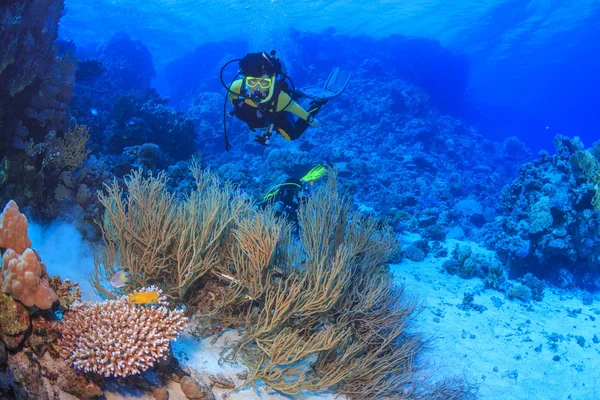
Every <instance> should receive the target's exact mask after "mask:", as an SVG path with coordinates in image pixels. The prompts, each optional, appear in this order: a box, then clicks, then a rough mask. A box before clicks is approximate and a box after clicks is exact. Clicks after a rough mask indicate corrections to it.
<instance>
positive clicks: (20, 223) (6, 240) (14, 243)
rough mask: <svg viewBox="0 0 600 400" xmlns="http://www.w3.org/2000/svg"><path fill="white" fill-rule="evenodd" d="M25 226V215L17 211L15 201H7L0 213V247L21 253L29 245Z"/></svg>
mask: <svg viewBox="0 0 600 400" xmlns="http://www.w3.org/2000/svg"><path fill="white" fill-rule="evenodd" d="M27 227H28V223H27V217H26V216H25V215H23V214H21V213H20V212H19V206H17V203H15V202H14V201H13V200H11V201H9V202H8V203H7V204H6V206H5V207H4V211H2V214H0V247H2V248H5V249H13V250H14V251H16V252H17V253H19V254H22V253H23V252H24V251H25V249H26V248H28V247H30V246H31V240H30V239H29V236H27Z"/></svg>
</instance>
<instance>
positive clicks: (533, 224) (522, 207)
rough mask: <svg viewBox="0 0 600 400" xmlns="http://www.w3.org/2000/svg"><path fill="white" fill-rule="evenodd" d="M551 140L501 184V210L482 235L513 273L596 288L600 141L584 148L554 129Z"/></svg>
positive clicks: (598, 285) (599, 250)
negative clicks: (555, 133) (551, 151)
mask: <svg viewBox="0 0 600 400" xmlns="http://www.w3.org/2000/svg"><path fill="white" fill-rule="evenodd" d="M554 144H555V146H556V153H555V154H553V155H550V154H548V153H547V152H545V151H542V152H540V157H539V158H538V159H537V160H535V161H534V162H531V163H526V164H525V165H523V167H522V168H521V170H520V173H519V177H518V178H517V179H515V180H514V181H513V182H512V183H511V184H510V185H507V186H506V187H505V188H504V190H503V191H502V206H503V208H504V211H505V213H504V215H501V216H499V217H497V218H496V220H495V222H494V224H493V226H490V227H489V229H488V230H487V235H486V239H485V241H486V244H488V245H489V246H490V247H492V248H494V249H495V250H496V251H497V252H498V254H499V255H500V257H501V258H502V259H504V260H507V261H510V273H511V276H516V277H519V276H523V275H525V274H526V273H533V275H535V276H537V277H539V278H542V279H547V280H549V281H552V282H553V283H555V284H558V285H562V286H565V287H569V286H570V285H572V284H576V285H579V286H582V287H588V288H593V289H598V288H600V280H598V278H597V277H598V267H597V260H598V257H600V240H599V239H600V236H599V235H600V233H599V232H600V213H599V212H598V210H596V208H595V206H594V198H595V197H596V195H597V193H598V186H597V183H596V182H595V180H596V179H597V177H598V176H599V175H598V171H600V168H599V165H600V143H595V144H594V145H593V146H592V148H591V149H589V150H585V148H584V145H583V143H581V141H580V140H579V139H578V138H574V139H570V138H567V137H564V136H561V135H558V136H556V137H555V139H554ZM567 275H570V276H571V277H567ZM565 277H566V278H565Z"/></svg>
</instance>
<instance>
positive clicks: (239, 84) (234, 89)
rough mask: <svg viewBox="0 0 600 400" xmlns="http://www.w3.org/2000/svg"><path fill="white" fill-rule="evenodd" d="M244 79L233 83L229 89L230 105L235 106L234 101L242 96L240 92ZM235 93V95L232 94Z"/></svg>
mask: <svg viewBox="0 0 600 400" xmlns="http://www.w3.org/2000/svg"><path fill="white" fill-rule="evenodd" d="M242 82H243V80H242V79H237V80H235V81H233V83H232V84H231V86H230V87H229V90H230V91H228V92H227V98H228V99H229V103H230V104H231V105H233V101H234V100H236V99H237V98H239V96H238V95H239V94H240V90H241V89H242ZM231 92H234V93H231Z"/></svg>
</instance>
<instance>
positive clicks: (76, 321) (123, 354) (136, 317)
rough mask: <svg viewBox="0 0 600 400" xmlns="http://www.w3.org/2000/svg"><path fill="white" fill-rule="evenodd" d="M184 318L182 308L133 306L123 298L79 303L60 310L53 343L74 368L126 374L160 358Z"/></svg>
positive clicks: (179, 330) (108, 373) (176, 334)
mask: <svg viewBox="0 0 600 400" xmlns="http://www.w3.org/2000/svg"><path fill="white" fill-rule="evenodd" d="M161 295H162V293H159V297H161ZM186 321H187V318H185V317H184V316H183V312H182V311H169V310H168V309H167V308H165V307H163V306H158V305H154V306H144V305H138V304H135V303H133V302H130V301H128V299H127V297H121V298H119V299H118V300H108V301H105V302H102V303H85V304H81V305H78V306H75V307H72V308H71V309H70V310H69V311H68V312H67V313H65V316H64V318H63V323H62V326H61V330H62V337H61V338H60V339H59V342H58V345H59V346H60V347H61V355H62V356H63V357H65V359H66V360H67V361H70V362H71V363H72V364H73V366H74V367H75V368H77V369H78V370H81V371H83V372H94V373H98V374H101V375H104V376H106V377H108V376H129V375H134V374H138V373H140V372H143V371H145V370H146V369H148V368H150V367H151V366H152V365H153V364H154V363H155V362H156V361H158V360H160V359H162V358H163V357H165V356H166V355H167V352H168V351H169V342H170V341H171V340H174V339H175V338H176V337H177V336H178V335H179V333H180V332H181V331H182V330H183V329H184V328H185V325H186Z"/></svg>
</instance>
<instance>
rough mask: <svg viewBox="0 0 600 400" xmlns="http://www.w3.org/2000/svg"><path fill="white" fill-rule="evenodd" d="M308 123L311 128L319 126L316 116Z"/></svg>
mask: <svg viewBox="0 0 600 400" xmlns="http://www.w3.org/2000/svg"><path fill="white" fill-rule="evenodd" d="M308 124H309V125H310V126H312V127H313V128H318V127H319V120H318V119H316V118H313V119H312V121H309V122H308Z"/></svg>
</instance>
